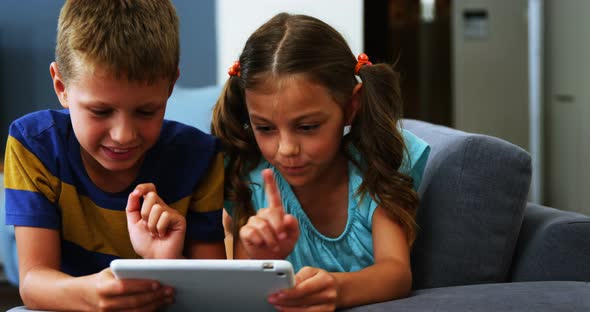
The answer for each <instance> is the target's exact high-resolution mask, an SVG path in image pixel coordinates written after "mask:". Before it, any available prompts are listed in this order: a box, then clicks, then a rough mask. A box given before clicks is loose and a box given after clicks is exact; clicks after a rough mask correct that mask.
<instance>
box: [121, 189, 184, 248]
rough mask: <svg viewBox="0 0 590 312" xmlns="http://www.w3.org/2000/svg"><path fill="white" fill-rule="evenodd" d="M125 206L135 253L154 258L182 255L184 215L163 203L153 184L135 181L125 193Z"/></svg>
mask: <svg viewBox="0 0 590 312" xmlns="http://www.w3.org/2000/svg"><path fill="white" fill-rule="evenodd" d="M142 198H143V203H141V199H142ZM125 210H126V212H127V228H128V230H129V237H130V238H131V244H133V249H134V250H135V252H136V253H137V254H138V255H140V256H141V257H143V258H154V259H177V258H182V250H183V248H184V237H185V233H186V219H185V218H184V216H182V215H181V214H180V213H178V211H176V210H174V209H172V208H170V207H169V206H168V205H166V203H164V201H163V200H162V199H161V198H160V197H159V196H158V193H156V186H155V185H154V184H152V183H145V184H140V185H138V186H137V187H136V188H135V190H133V192H131V194H129V199H128V200H127V208H126V209H125Z"/></svg>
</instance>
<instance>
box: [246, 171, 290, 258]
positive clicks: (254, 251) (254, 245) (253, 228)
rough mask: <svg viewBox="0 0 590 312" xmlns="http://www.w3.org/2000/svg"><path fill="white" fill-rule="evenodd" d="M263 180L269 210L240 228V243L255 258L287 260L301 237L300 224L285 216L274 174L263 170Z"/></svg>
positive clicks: (266, 209)
mask: <svg viewBox="0 0 590 312" xmlns="http://www.w3.org/2000/svg"><path fill="white" fill-rule="evenodd" d="M262 177H263V179H264V190H265V192H266V198H267V200H268V207H267V208H262V209H260V210H258V213H257V214H256V215H255V216H252V217H250V219H248V223H247V224H246V225H244V226H243V227H242V228H241V229H240V240H241V242H242V245H243V246H244V249H245V251H246V253H247V254H248V257H250V258H251V259H284V258H285V257H287V256H288V255H289V254H290V253H291V251H292V250H293V248H294V247H295V243H296V242H297V239H298V238H299V223H298V222H297V219H295V217H294V216H292V215H290V214H286V213H285V209H284V208H283V204H282V202H281V194H280V193H279V190H278V188H277V185H276V182H275V179H274V177H273V173H272V171H271V170H270V169H265V170H263V171H262Z"/></svg>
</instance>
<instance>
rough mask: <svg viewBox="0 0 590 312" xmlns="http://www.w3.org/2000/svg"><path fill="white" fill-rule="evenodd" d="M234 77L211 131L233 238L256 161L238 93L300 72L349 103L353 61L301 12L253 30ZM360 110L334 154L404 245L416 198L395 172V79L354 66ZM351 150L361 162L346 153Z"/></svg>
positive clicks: (338, 40)
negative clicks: (219, 154)
mask: <svg viewBox="0 0 590 312" xmlns="http://www.w3.org/2000/svg"><path fill="white" fill-rule="evenodd" d="M239 64H240V74H239V75H235V76H231V77H230V78H229V79H228V81H227V82H226V84H225V86H224V89H223V92H222V94H221V96H220V98H219V100H218V101H217V104H216V105H215V108H214V111H213V121H212V124H211V132H212V133H213V134H214V135H216V136H218V137H219V138H220V139H221V141H222V143H223V144H224V148H225V153H226V157H227V168H226V169H227V170H226V177H225V194H226V195H225V196H226V199H227V200H228V201H230V202H232V204H233V209H232V213H233V216H232V218H233V221H234V222H233V223H234V229H233V232H234V234H236V233H237V229H239V228H240V227H241V226H242V225H244V224H245V223H246V222H247V220H248V217H249V216H251V215H253V214H254V213H255V212H254V209H253V207H252V202H251V192H250V189H249V186H248V183H249V181H247V179H248V178H247V177H248V173H249V172H250V171H251V170H253V169H254V167H255V166H256V165H258V163H259V162H260V160H261V153H260V150H259V149H258V146H257V144H256V141H255V139H254V135H253V133H252V131H251V127H250V122H249V118H248V111H247V108H246V103H245V97H244V90H246V89H248V90H255V89H256V88H258V87H261V86H263V85H264V83H265V82H267V81H269V79H277V78H279V77H285V76H289V75H294V74H299V75H303V76H304V77H306V78H307V79H309V80H310V81H312V82H314V83H318V84H320V85H322V86H324V87H325V88H326V89H327V90H328V92H330V94H331V96H332V97H333V99H334V100H335V101H336V102H337V103H339V104H341V105H342V106H343V107H344V106H345V105H347V104H349V103H350V102H351V98H352V92H353V88H354V87H355V86H356V84H357V83H358V82H357V80H356V77H355V76H354V69H355V66H356V64H357V59H356V58H355V56H354V55H353V53H352V51H351V50H350V48H349V47H348V44H347V43H346V41H345V40H344V38H343V37H342V36H341V35H340V34H339V33H338V32H337V31H336V30H334V29H333V28H332V27H330V26H329V25H327V24H326V23H324V22H322V21H320V20H318V19H316V18H313V17H310V16H305V15H290V14H286V13H281V14H278V15H276V16H275V17H273V18H272V19H270V20H269V21H268V22H266V23H265V24H264V25H262V26H261V27H260V28H258V30H256V31H255V32H254V33H253V34H252V35H251V36H250V38H249V39H248V41H247V42H246V45H245V47H244V50H243V51H242V54H241V55H240V58H239ZM358 75H359V77H360V78H361V80H362V82H363V87H362V88H361V91H360V92H361V105H360V108H359V111H358V112H357V114H356V117H355V119H354V121H353V123H352V127H351V131H350V132H349V134H348V135H346V136H345V137H344V138H343V144H342V149H343V151H344V152H345V153H347V155H348V158H349V160H351V161H352V162H353V163H355V165H356V166H357V167H358V168H359V169H360V170H361V172H362V176H363V182H362V184H361V185H360V187H359V189H358V192H357V196H364V195H365V194H368V195H369V196H370V197H371V198H372V199H373V200H375V201H376V202H377V203H378V204H379V206H380V207H382V208H383V209H385V210H386V211H387V212H388V214H389V216H391V218H392V219H393V220H395V221H396V222H398V223H399V224H400V225H401V226H402V227H403V229H404V230H405V233H406V235H407V238H408V240H409V242H410V243H412V242H413V240H414V238H415V236H416V234H415V222H414V215H415V211H416V207H417V204H418V196H417V194H416V192H415V191H414V190H413V189H412V183H413V182H412V178H410V177H409V176H408V175H405V174H402V173H400V172H399V168H400V166H401V164H402V160H403V158H404V151H405V150H406V148H405V145H404V140H403V138H402V135H401V133H400V130H399V129H398V120H399V119H400V118H401V95H400V88H399V77H398V75H397V74H396V73H395V72H394V71H393V69H392V68H391V66H389V65H387V64H375V65H372V66H362V67H361V69H360V71H359V73H358ZM351 146H353V147H354V148H356V149H357V150H358V151H359V152H360V154H361V159H360V160H356V159H354V158H352V157H351V155H350V154H348V151H349V150H350V147H351Z"/></svg>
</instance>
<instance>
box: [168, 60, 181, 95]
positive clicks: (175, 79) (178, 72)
mask: <svg viewBox="0 0 590 312" xmlns="http://www.w3.org/2000/svg"><path fill="white" fill-rule="evenodd" d="M178 77H180V67H176V77H174V80H172V83H171V84H170V88H169V89H168V97H170V95H172V91H173V90H174V85H175V84H176V81H177V80H178Z"/></svg>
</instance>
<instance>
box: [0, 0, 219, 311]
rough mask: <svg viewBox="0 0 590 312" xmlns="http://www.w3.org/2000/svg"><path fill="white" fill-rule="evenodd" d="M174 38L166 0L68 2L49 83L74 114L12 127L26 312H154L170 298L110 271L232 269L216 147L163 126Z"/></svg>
mask: <svg viewBox="0 0 590 312" xmlns="http://www.w3.org/2000/svg"><path fill="white" fill-rule="evenodd" d="M178 38H179V36H178V17H177V16H176V12H175V9H174V7H173V5H172V4H171V3H170V1H162V0H141V1H139V0H137V1H130V0H128V1H123V0H120V1H113V0H100V1H99V0H97V1H73V0H72V1H66V2H65V4H64V7H63V8H62V10H61V12H60V17H59V21H58V34H57V46H56V61H55V62H53V63H51V65H50V74H51V77H52V80H53V87H54V89H55V93H56V95H57V97H58V99H59V101H60V103H61V105H62V106H63V107H64V108H66V109H67V110H62V111H51V110H48V111H40V112H36V113H32V114H29V115H27V116H24V117H22V118H20V119H18V120H16V121H15V122H14V123H13V124H12V125H11V127H10V133H9V137H8V142H7V148H6V160H5V186H6V220H7V224H13V225H15V233H16V239H17V246H18V257H19V277H20V294H21V297H22V299H23V302H24V303H25V305H26V306H27V308H29V309H39V310H41V309H42V310H78V311H81V310H97V309H100V310H127V309H129V310H138V311H144V310H145V311H149V310H155V309H157V308H160V307H161V306H163V305H165V304H168V303H171V302H172V301H173V290H172V289H170V288H169V287H164V286H160V285H159V284H158V283H157V282H155V281H147V280H143V281H142V280H135V281H132V280H127V281H118V280H116V279H115V278H114V277H113V275H112V273H111V271H110V269H108V267H109V264H110V261H111V260H113V259H116V258H135V257H138V256H141V257H144V258H180V257H184V256H186V257H190V258H225V251H224V245H223V234H224V233H223V227H222V223H221V215H222V214H221V213H222V210H221V207H222V203H223V161H222V158H221V156H220V154H219V153H218V150H217V142H216V140H215V139H214V138H213V137H211V136H209V135H206V134H204V133H203V132H201V131H199V130H197V129H195V128H192V127H189V126H185V125H182V124H179V123H176V122H171V121H165V120H163V118H164V112H165V109H166V101H167V99H168V97H169V96H170V94H171V92H172V90H173V87H174V83H175V82H176V79H177V78H178V75H179V71H178V59H179V42H178V41H179V39H178ZM156 187H157V189H156ZM185 217H186V219H185ZM185 232H186V240H187V241H186V244H185ZM183 246H184V250H183Z"/></svg>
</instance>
